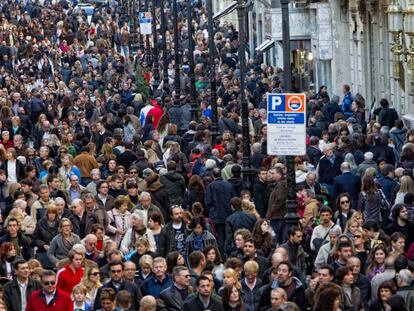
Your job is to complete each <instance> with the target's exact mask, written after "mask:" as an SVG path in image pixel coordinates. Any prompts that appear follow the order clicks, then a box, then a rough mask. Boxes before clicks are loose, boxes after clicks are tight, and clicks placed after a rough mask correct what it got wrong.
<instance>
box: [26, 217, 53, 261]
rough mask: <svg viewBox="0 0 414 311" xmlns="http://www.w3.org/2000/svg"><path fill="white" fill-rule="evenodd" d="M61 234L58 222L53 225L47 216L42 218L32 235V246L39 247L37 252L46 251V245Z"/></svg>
mask: <svg viewBox="0 0 414 311" xmlns="http://www.w3.org/2000/svg"><path fill="white" fill-rule="evenodd" d="M58 234H59V229H58V222H55V224H54V225H53V226H49V224H48V222H47V220H46V219H45V218H42V219H40V221H39V222H38V223H37V225H36V228H35V231H34V232H33V237H32V246H33V247H35V246H36V247H37V252H38V253H39V252H40V253H43V252H46V249H45V248H44V246H45V245H50V243H51V242H52V240H53V238H54V237H55V236H57V235H58Z"/></svg>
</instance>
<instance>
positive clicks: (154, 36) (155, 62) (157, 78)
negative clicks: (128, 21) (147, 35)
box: [151, 0, 160, 94]
mask: <svg viewBox="0 0 414 311" xmlns="http://www.w3.org/2000/svg"><path fill="white" fill-rule="evenodd" d="M151 12H152V13H151V14H152V40H153V42H152V43H153V45H154V46H153V48H152V51H153V53H152V55H153V62H152V63H153V65H154V66H153V71H154V80H153V82H152V93H153V94H154V93H155V92H156V90H157V89H158V87H159V86H160V70H159V60H158V46H157V45H158V33H157V17H156V15H155V0H152V7H151Z"/></svg>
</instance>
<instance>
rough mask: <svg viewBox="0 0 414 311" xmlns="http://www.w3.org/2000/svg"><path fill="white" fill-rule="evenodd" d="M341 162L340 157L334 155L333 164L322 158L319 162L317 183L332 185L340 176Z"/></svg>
mask: <svg viewBox="0 0 414 311" xmlns="http://www.w3.org/2000/svg"><path fill="white" fill-rule="evenodd" d="M342 162H343V159H342V157H340V156H338V155H336V156H335V160H334V163H333V164H332V163H331V161H330V160H329V159H328V158H327V157H325V156H323V157H322V158H321V159H320V161H319V171H318V173H319V182H320V183H321V184H322V183H326V184H328V185H333V180H334V178H335V177H336V176H338V175H340V174H341V164H342Z"/></svg>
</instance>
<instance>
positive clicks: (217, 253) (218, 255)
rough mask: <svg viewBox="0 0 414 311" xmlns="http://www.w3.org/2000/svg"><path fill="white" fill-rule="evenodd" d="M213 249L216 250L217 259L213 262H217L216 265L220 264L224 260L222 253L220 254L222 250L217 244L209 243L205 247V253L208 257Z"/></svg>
mask: <svg viewBox="0 0 414 311" xmlns="http://www.w3.org/2000/svg"><path fill="white" fill-rule="evenodd" d="M211 250H214V251H215V252H216V260H214V262H213V264H215V265H216V266H218V265H219V264H221V263H222V261H221V254H220V251H219V250H218V248H217V246H214V245H209V246H206V247H204V249H203V254H204V256H206V258H207V254H208V253H209V252H210V251H211Z"/></svg>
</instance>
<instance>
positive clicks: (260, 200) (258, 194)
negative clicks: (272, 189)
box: [252, 180, 269, 218]
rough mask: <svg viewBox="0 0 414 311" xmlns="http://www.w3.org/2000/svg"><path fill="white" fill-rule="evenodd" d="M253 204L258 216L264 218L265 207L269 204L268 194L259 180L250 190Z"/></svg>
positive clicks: (264, 185)
mask: <svg viewBox="0 0 414 311" xmlns="http://www.w3.org/2000/svg"><path fill="white" fill-rule="evenodd" d="M252 193H253V202H254V205H256V209H257V211H258V212H259V214H260V217H262V218H266V213H267V205H268V202H269V192H268V189H267V186H266V184H265V183H263V182H262V181H260V180H256V182H255V183H254V184H253V188H252Z"/></svg>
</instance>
